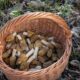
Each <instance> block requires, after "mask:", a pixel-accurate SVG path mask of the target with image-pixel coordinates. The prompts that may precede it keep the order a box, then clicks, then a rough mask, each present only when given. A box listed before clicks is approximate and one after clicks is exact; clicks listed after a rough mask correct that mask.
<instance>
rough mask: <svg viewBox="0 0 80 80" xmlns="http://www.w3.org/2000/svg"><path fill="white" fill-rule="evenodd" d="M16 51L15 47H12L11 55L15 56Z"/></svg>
mask: <svg viewBox="0 0 80 80" xmlns="http://www.w3.org/2000/svg"><path fill="white" fill-rule="evenodd" d="M16 52H17V50H16V49H13V52H12V57H15V55H16Z"/></svg>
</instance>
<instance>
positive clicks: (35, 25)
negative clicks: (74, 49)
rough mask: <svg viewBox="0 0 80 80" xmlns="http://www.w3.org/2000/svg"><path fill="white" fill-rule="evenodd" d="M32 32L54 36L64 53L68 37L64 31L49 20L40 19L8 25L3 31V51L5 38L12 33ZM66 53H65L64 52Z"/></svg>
mask: <svg viewBox="0 0 80 80" xmlns="http://www.w3.org/2000/svg"><path fill="white" fill-rule="evenodd" d="M26 30H31V31H34V32H36V33H37V34H40V35H44V36H54V37H55V39H56V41H57V42H59V43H61V44H62V49H63V51H64V50H65V46H66V36H65V32H64V30H63V29H62V28H61V27H60V26H59V25H58V24H57V23H55V22H53V21H52V20H50V19H47V18H38V19H31V20H28V21H27V19H26V20H24V21H21V22H17V21H14V22H13V23H10V24H8V25H7V26H6V27H5V28H4V30H3V31H2V32H3V34H2V36H1V37H2V38H1V42H2V45H3V50H2V52H3V51H4V49H5V44H6V43H5V38H6V37H7V35H9V34H10V33H12V32H15V31H16V32H20V31H26ZM63 53H64V52H63Z"/></svg>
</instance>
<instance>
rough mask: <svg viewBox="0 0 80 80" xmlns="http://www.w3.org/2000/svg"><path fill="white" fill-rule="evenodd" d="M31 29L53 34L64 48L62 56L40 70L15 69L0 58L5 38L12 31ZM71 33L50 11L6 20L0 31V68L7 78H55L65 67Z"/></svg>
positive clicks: (61, 20) (21, 79)
mask: <svg viewBox="0 0 80 80" xmlns="http://www.w3.org/2000/svg"><path fill="white" fill-rule="evenodd" d="M25 30H31V31H34V32H36V33H38V34H41V35H49V36H54V37H55V38H56V40H57V41H59V42H61V43H62V45H63V49H64V54H63V55H62V57H61V58H60V59H59V60H58V61H57V62H55V63H54V64H52V65H51V66H49V67H47V68H45V69H41V70H40V71H35V72H31V71H28V72H27V71H17V70H14V69H12V68H10V67H9V66H8V65H6V64H5V62H4V61H3V60H2V53H3V50H4V48H5V44H6V43H5V38H6V37H7V35H8V34H10V33H12V32H15V31H16V32H19V31H25ZM71 37H72V34H71V32H70V30H69V28H68V26H67V24H66V23H65V21H64V20H63V19H62V18H61V17H59V16H57V15H55V14H52V13H48V12H33V13H27V14H24V15H22V16H19V17H17V18H15V19H12V20H11V21H9V22H7V23H6V24H5V26H4V27H3V28H2V29H1V31H0V69H1V70H3V72H4V73H5V75H6V76H7V78H8V79H9V80H56V79H57V78H59V76H60V75H61V73H62V72H63V70H64V69H65V67H66V65H67V63H68V60H69V56H70V53H71V47H72V40H71Z"/></svg>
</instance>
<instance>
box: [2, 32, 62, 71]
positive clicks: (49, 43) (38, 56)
mask: <svg viewBox="0 0 80 80" xmlns="http://www.w3.org/2000/svg"><path fill="white" fill-rule="evenodd" d="M5 41H6V46H5V50H4V52H3V60H4V62H5V63H6V64H7V65H9V66H10V67H11V68H13V69H18V70H26V71H35V70H40V69H42V68H46V67H48V66H50V65H51V64H53V63H54V62H55V61H57V60H58V59H59V58H60V57H61V53H60V50H61V48H62V47H61V44H60V43H58V42H56V41H55V40H54V37H53V36H49V37H48V36H47V37H46V36H42V35H40V34H37V33H34V32H32V31H25V32H18V33H17V32H14V33H12V34H9V35H8V36H7V37H6V39H5Z"/></svg>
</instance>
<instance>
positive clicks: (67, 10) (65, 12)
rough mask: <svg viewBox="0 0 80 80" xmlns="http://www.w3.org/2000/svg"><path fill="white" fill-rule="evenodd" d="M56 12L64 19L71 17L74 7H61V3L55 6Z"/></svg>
mask: <svg viewBox="0 0 80 80" xmlns="http://www.w3.org/2000/svg"><path fill="white" fill-rule="evenodd" d="M55 11H56V12H57V13H59V15H61V16H62V17H65V16H69V15H70V13H71V11H72V5H70V4H67V2H66V3H65V4H64V5H61V4H59V3H56V4H55Z"/></svg>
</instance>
